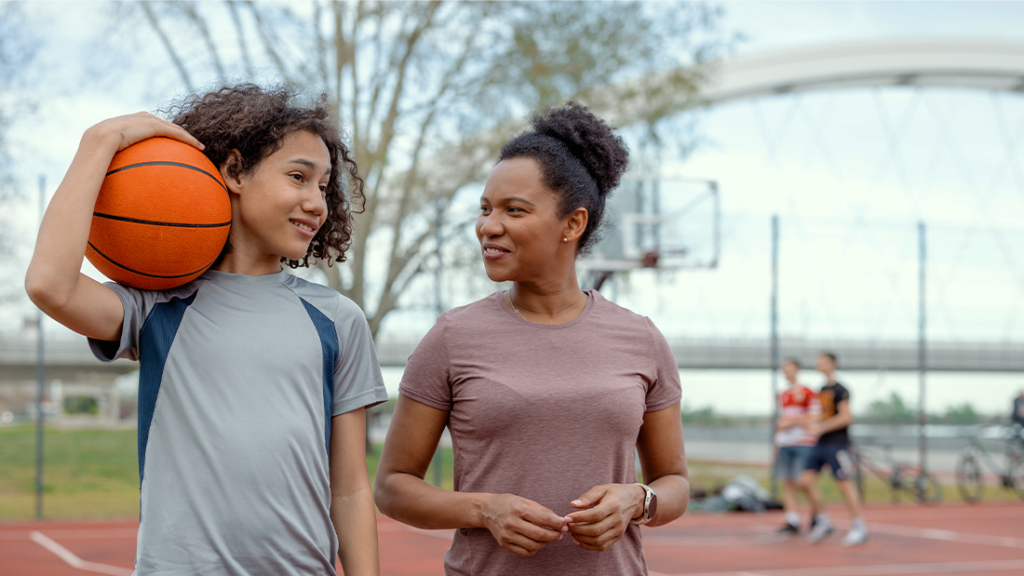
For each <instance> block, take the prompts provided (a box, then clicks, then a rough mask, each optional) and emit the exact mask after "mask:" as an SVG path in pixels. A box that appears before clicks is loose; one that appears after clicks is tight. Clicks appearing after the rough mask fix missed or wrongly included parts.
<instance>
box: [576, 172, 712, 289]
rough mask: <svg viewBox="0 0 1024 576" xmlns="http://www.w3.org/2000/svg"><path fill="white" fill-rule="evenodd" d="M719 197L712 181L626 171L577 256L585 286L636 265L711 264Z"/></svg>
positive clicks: (664, 267) (672, 267)
mask: <svg viewBox="0 0 1024 576" xmlns="http://www.w3.org/2000/svg"><path fill="white" fill-rule="evenodd" d="M720 209H721V208H720V202H719V192H718V184H717V183H716V182H715V181H713V180H697V179H685V178H661V177H643V176H630V177H627V178H625V179H623V181H622V184H620V185H619V188H618V189H616V190H615V191H614V192H613V193H612V196H611V197H610V198H609V199H608V204H607V205H606V213H605V222H607V228H606V229H605V230H604V236H603V238H602V240H601V242H600V243H598V245H597V246H595V247H594V249H593V251H592V252H591V253H590V254H588V255H587V256H586V257H584V258H583V259H581V260H580V262H579V269H580V272H581V276H582V277H583V279H584V283H585V284H587V285H588V287H596V288H600V286H601V284H603V283H604V281H605V280H607V279H608V278H609V277H611V275H612V274H614V273H616V272H624V271H628V270H635V269H640V268H652V269H658V270H668V271H674V270H680V269H685V268H715V267H716V266H717V265H718V257H719V251H720V246H719V241H720V238H719V234H720V224H719V222H720Z"/></svg>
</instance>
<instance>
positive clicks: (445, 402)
mask: <svg viewBox="0 0 1024 576" xmlns="http://www.w3.org/2000/svg"><path fill="white" fill-rule="evenodd" d="M446 324H447V322H446V317H445V316H444V315H442V316H441V317H440V318H438V320H437V323H436V324H434V327H433V328H431V329H430V331H429V332H427V335H426V336H424V337H423V339H422V340H420V343H419V345H418V346H416V349H415V350H413V353H412V356H410V357H409V362H408V363H407V364H406V366H405V373H404V374H402V382H401V384H399V386H398V392H399V394H401V395H403V396H406V397H407V398H410V399H412V400H415V401H417V402H420V403H422V404H426V405H427V406H430V407H431V408H437V409H438V410H444V411H445V412H450V411H451V409H452V388H451V382H450V378H449V374H450V369H451V363H450V362H449V359H448V346H447V344H446V342H445V337H444V331H445V325H446Z"/></svg>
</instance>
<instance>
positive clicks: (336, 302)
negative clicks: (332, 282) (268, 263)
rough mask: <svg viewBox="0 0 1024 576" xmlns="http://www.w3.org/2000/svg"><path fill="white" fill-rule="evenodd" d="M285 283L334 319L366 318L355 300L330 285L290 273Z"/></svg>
mask: <svg viewBox="0 0 1024 576" xmlns="http://www.w3.org/2000/svg"><path fill="white" fill-rule="evenodd" d="M284 285H285V286H286V287H288V289H289V290H291V291H292V292H293V293H295V295H296V296H298V297H299V299H300V300H302V301H303V302H304V303H305V305H308V306H312V307H314V308H316V309H317V310H319V311H320V312H321V313H323V314H324V315H325V316H327V317H328V318H330V319H332V320H334V321H338V320H340V319H345V318H349V317H358V318H362V319H364V320H365V318H366V317H365V315H364V314H363V311H362V309H360V308H359V306H358V305H356V303H355V302H353V301H352V300H351V299H350V298H347V297H346V296H345V295H343V294H341V293H339V292H338V291H337V290H334V289H333V288H331V287H329V286H324V285H322V284H316V283H314V282H310V281H309V280H306V279H304V278H299V277H298V276H294V275H289V276H288V278H287V280H285V282H284Z"/></svg>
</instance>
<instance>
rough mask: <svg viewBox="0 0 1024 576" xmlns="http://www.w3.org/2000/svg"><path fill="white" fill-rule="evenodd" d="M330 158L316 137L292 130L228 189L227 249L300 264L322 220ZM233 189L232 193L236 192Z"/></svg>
mask: <svg viewBox="0 0 1024 576" xmlns="http://www.w3.org/2000/svg"><path fill="white" fill-rule="evenodd" d="M330 178H331V156H330V153H329V152H328V150H327V145H326V144H324V141H323V140H321V139H320V137H319V136H316V135H315V134H312V133H310V132H306V131H299V132H292V133H291V134H288V135H287V136H285V137H284V139H283V140H282V141H281V147H280V148H279V149H278V150H277V151H276V152H274V153H273V154H271V155H269V156H267V157H266V158H264V159H263V160H261V161H260V162H259V164H257V165H256V167H255V168H254V169H253V170H252V172H250V173H248V174H244V175H242V176H241V177H240V178H239V181H238V182H237V183H235V182H232V184H236V185H235V186H231V185H230V184H229V186H230V187H231V188H232V191H234V192H237V195H232V224H231V245H232V247H233V249H234V252H236V253H240V252H242V253H245V254H246V255H248V256H250V257H252V258H254V259H256V260H268V261H273V262H274V263H275V264H276V262H277V261H278V260H279V259H280V258H281V257H282V256H283V257H285V258H289V259H291V260H301V259H302V258H303V257H304V256H305V255H306V250H307V249H308V248H309V243H310V242H311V241H312V240H313V237H314V236H315V235H316V232H317V229H319V228H320V226H321V225H322V224H323V223H324V221H325V220H326V219H327V202H326V197H325V191H326V190H327V184H328V183H329V182H330ZM236 188H237V190H236Z"/></svg>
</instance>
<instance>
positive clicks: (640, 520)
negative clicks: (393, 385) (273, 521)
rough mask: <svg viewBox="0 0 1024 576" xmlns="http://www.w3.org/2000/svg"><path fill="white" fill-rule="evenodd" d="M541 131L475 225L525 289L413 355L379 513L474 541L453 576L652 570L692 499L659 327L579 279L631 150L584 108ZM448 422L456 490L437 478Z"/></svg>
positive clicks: (519, 143)
mask: <svg viewBox="0 0 1024 576" xmlns="http://www.w3.org/2000/svg"><path fill="white" fill-rule="evenodd" d="M531 123H532V126H533V130H532V131H530V132H526V133H524V134H521V135H519V136H517V137H516V138H514V139H512V140H511V141H510V142H508V143H507V144H505V146H504V147H503V148H502V150H501V153H500V155H499V162H498V164H497V165H496V166H495V167H494V169H493V170H492V171H491V174H490V176H489V177H488V179H487V184H486V185H485V187H484V193H483V196H482V197H481V199H480V217H479V219H478V221H477V225H476V233H477V237H478V238H479V240H480V246H481V252H482V256H483V258H484V264H485V267H486V270H487V276H488V277H489V278H490V279H491V280H493V281H495V282H508V281H511V282H512V283H513V286H512V288H511V289H510V290H508V291H499V292H497V293H495V294H493V295H491V296H489V297H487V298H484V299H483V300H480V301H478V302H475V303H473V304H470V305H468V306H464V307H461V308H456V309H454V310H451V311H449V312H448V313H446V314H444V315H442V316H441V317H440V318H439V319H438V322H437V324H436V325H435V326H434V328H433V329H431V331H430V332H429V333H428V334H427V336H425V337H424V339H423V341H422V342H421V343H420V345H419V346H418V347H417V348H416V351H415V352H414V353H413V355H412V356H411V357H410V359H409V363H408V366H407V367H406V370H405V375H404V376H403V378H402V383H401V387H400V396H399V399H398V405H397V407H396V409H395V415H394V418H393V419H392V421H391V428H390V430H389V431H388V437H387V441H386V443H385V446H384V452H383V455H382V456H381V462H380V467H379V468H378V470H377V481H376V497H375V498H376V502H377V505H378V507H379V508H380V510H381V511H382V512H383V513H384V514H387V515H388V516H390V517H392V518H395V519H397V520H399V521H402V522H405V523H407V524H410V525H412V526H416V527H418V528H425V529H439V528H457V529H458V530H457V531H456V533H455V537H454V541H453V543H452V547H451V548H450V549H449V550H448V553H447V554H446V556H445V573H446V574H448V575H451V576H454V575H460V576H461V575H470V574H471V575H473V576H480V575H488V574H494V575H499V574H500V575H510V574H558V575H568V574H581V575H586V576H602V575H608V576H612V575H614V576H624V575H630V576H635V575H638V574H646V573H647V566H646V562H645V560H644V555H643V548H642V545H641V541H640V528H639V526H638V524H644V523H646V524H647V525H649V526H657V525H660V524H665V523H667V522H670V521H672V520H674V519H676V518H678V517H679V516H680V515H681V514H682V513H683V512H684V511H685V510H686V506H687V504H688V501H689V483H688V481H687V471H686V460H685V458H684V454H683V435H682V425H681V421H680V413H679V401H680V397H681V392H680V386H679V371H678V369H677V366H676V362H675V359H674V358H673V356H672V352H671V350H670V349H669V347H668V343H667V342H666V341H665V338H664V337H663V336H662V335H661V333H660V332H659V331H658V330H657V328H655V327H654V325H653V324H652V323H651V321H650V320H649V319H647V318H645V317H641V316H637V315H636V314H633V313H632V312H630V311H628V310H625V309H624V308H621V307H619V306H617V305H615V304H612V303H611V302H608V301H607V300H605V299H604V298H603V297H602V296H601V294H600V293H598V292H597V291H587V292H584V291H582V290H580V287H579V284H578V282H577V279H576V268H575V263H576V259H577V257H578V256H579V255H580V254H582V253H585V252H586V251H587V250H588V249H589V248H590V247H591V246H592V244H593V243H594V242H595V241H596V240H597V231H598V230H600V225H601V217H602V214H603V212H604V205H605V199H606V197H607V196H608V193H609V192H610V191H611V190H612V189H613V188H615V186H616V185H617V184H618V182H619V179H620V178H621V176H622V174H623V172H625V170H626V165H627V163H628V152H627V151H626V148H625V146H624V144H623V142H622V140H621V138H619V137H618V136H616V135H614V134H613V133H612V131H611V129H610V128H609V127H608V126H607V125H606V124H605V123H604V122H603V121H601V120H600V119H599V118H597V117H596V116H594V115H593V114H592V113H590V111H588V110H587V109H586V107H584V106H582V105H579V104H576V103H572V102H570V103H569V104H567V105H566V106H563V107H561V108H556V109H553V110H550V111H548V112H546V113H545V114H543V115H539V116H534V117H533V118H532V119H531ZM446 425H447V426H448V428H449V430H450V431H451V435H452V444H453V448H454V453H455V492H449V491H445V490H441V489H439V488H435V487H433V486H431V485H429V484H427V483H426V482H424V480H423V477H424V474H425V473H426V471H427V467H428V466H429V464H430V459H431V456H432V455H433V454H434V451H435V449H436V448H437V444H438V440H439V439H440V437H441V433H442V431H443V430H444V428H445V426H446ZM634 448H635V449H636V450H637V451H638V452H639V455H640V463H641V466H642V467H643V477H644V479H645V481H646V482H647V485H646V486H644V485H641V484H636V483H635V482H636V469H635V466H634V459H633V453H634Z"/></svg>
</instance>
